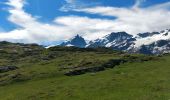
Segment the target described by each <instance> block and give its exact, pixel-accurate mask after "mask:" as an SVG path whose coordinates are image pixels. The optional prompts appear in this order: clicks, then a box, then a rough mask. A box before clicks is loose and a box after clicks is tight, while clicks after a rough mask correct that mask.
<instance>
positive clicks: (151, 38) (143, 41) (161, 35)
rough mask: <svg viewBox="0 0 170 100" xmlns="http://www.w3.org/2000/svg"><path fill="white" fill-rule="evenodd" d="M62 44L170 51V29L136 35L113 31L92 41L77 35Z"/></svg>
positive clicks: (128, 50) (132, 51)
mask: <svg viewBox="0 0 170 100" xmlns="http://www.w3.org/2000/svg"><path fill="white" fill-rule="evenodd" d="M60 45H61V46H75V47H80V48H88V47H90V48H96V47H109V48H112V49H114V50H121V51H126V52H129V53H143V54H162V53H170V29H166V30H163V31H160V32H146V33H139V34H137V35H136V36H133V35H130V34H128V33H126V32H112V33H111V34H109V35H106V36H104V37H102V38H98V39H96V40H92V41H90V42H87V41H86V40H85V39H84V38H83V37H81V36H79V35H77V36H75V37H73V38H72V39H70V40H68V41H65V42H63V43H62V44H60Z"/></svg>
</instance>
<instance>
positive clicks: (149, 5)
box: [0, 0, 170, 43]
mask: <svg viewBox="0 0 170 100" xmlns="http://www.w3.org/2000/svg"><path fill="white" fill-rule="evenodd" d="M169 8H170V1H169V0H1V1H0V40H7V41H11V42H25V43H32V42H35V43H46V42H50V43H54V42H57V43H58V42H61V41H63V40H67V39H69V38H71V37H73V36H74V35H76V34H80V35H82V36H84V37H85V38H86V39H89V40H94V39H96V38H99V37H102V36H105V35H107V34H109V33H111V32H113V31H127V32H128V33H129V34H133V35H135V34H137V33H141V32H146V31H160V30H163V29H166V28H169V26H170V21H169V19H170V18H169V17H170V10H169ZM167 20H168V21H167ZM160 21H161V23H160ZM155 23H159V24H157V25H156V24H155ZM137 25H139V26H137Z"/></svg>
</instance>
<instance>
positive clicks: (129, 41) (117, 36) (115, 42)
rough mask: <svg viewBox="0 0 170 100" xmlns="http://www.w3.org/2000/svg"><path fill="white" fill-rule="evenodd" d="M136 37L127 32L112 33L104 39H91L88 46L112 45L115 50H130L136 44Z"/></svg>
mask: <svg viewBox="0 0 170 100" xmlns="http://www.w3.org/2000/svg"><path fill="white" fill-rule="evenodd" d="M134 41H136V39H135V38H133V36H132V35H130V34H128V33H126V32H117V33H114V32H113V33H111V34H109V35H107V36H105V37H103V38H102V39H97V40H94V41H91V42H90V43H89V44H88V45H87V46H86V47H111V48H113V49H115V50H128V49H130V48H131V47H133V45H134Z"/></svg>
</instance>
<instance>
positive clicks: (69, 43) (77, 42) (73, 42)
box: [61, 35, 87, 48]
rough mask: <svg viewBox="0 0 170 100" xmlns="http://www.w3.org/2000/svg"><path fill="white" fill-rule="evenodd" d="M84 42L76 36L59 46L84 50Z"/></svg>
mask: <svg viewBox="0 0 170 100" xmlns="http://www.w3.org/2000/svg"><path fill="white" fill-rule="evenodd" d="M86 45H87V44H86V41H85V40H84V38H83V37H81V36H79V35H76V36H75V37H74V38H72V39H70V40H69V41H65V42H63V43H62V44H61V46H75V47H80V48H84V47H85V46H86Z"/></svg>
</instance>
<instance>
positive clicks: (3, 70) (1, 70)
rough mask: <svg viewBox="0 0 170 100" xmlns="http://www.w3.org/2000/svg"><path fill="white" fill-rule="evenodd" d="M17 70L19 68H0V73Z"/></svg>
mask: <svg viewBox="0 0 170 100" xmlns="http://www.w3.org/2000/svg"><path fill="white" fill-rule="evenodd" d="M16 69H18V67H16V66H0V73H3V72H8V71H12V70H16Z"/></svg>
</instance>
